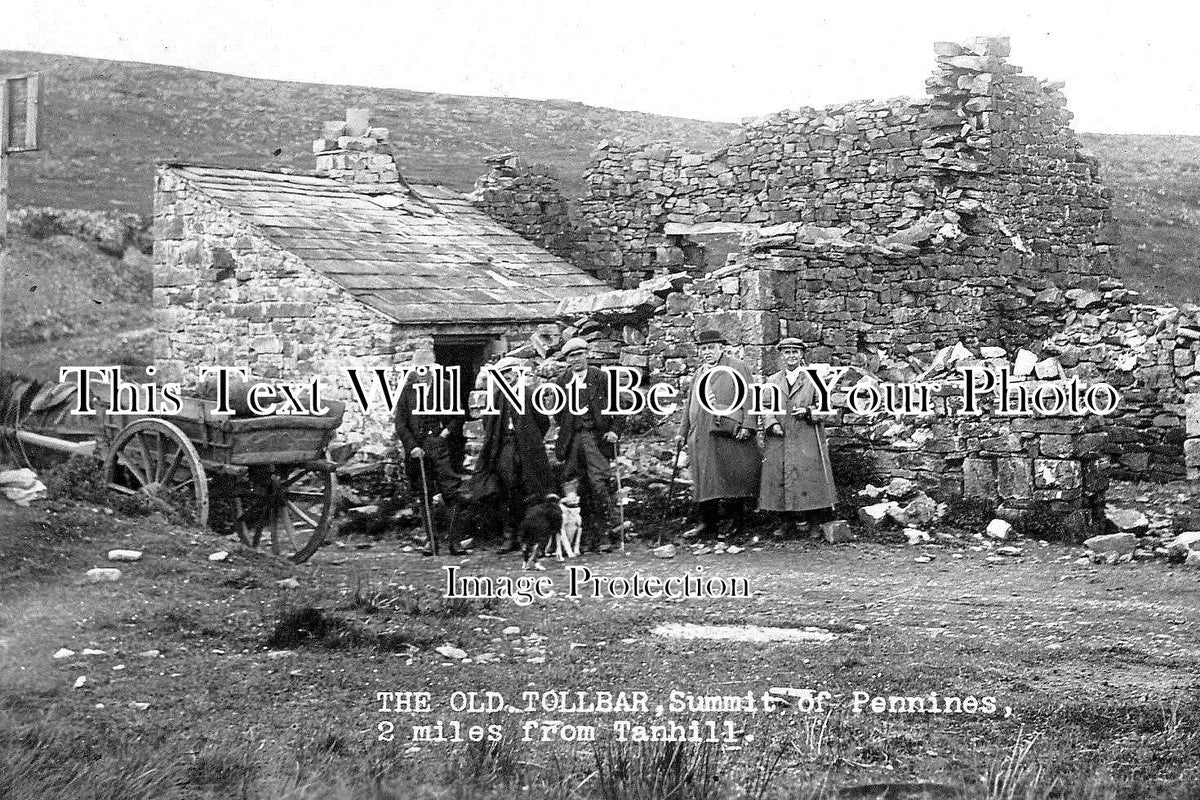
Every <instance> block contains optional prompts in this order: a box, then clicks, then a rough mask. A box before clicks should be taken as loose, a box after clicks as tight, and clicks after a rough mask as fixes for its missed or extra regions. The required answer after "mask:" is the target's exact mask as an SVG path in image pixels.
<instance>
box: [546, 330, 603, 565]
mask: <svg viewBox="0 0 1200 800" xmlns="http://www.w3.org/2000/svg"><path fill="white" fill-rule="evenodd" d="M561 354H562V356H563V358H564V359H566V362H567V367H568V369H567V371H566V372H564V373H563V374H562V376H561V377H560V378H559V379H558V385H559V386H562V387H564V388H566V387H567V386H568V384H570V383H571V382H572V381H583V388H582V390H581V391H580V394H579V396H580V405H581V406H586V407H587V410H586V412H585V413H583V414H572V413H571V409H570V407H565V408H563V410H562V411H560V412H559V413H558V415H557V416H556V417H555V421H556V422H557V423H558V439H557V441H555V443H554V451H555V457H556V458H557V459H558V460H559V461H560V462H562V464H563V479H564V480H568V481H569V480H578V481H579V488H580V492H581V493H582V496H583V497H584V499H586V500H589V501H590V502H589V503H588V505H590V506H591V508H590V509H589V511H590V512H591V513H586V514H584V517H583V523H584V539H585V540H584V542H583V544H584V547H585V548H586V549H587V550H589V551H591V552H595V551H596V550H597V549H598V548H599V540H600V535H601V533H602V532H603V533H604V534H606V535H607V537H608V544H607V545H606V549H607V548H610V547H611V546H612V543H613V538H614V536H613V530H612V526H613V502H612V493H611V492H609V490H608V480H609V476H610V474H611V466H610V463H609V462H610V461H611V460H612V459H613V458H615V457H616V443H617V431H616V426H615V422H614V417H613V415H611V414H604V413H602V412H603V411H604V410H605V409H607V408H608V403H609V397H608V383H607V381H605V376H604V373H603V372H601V371H600V370H599V369H597V368H596V367H593V366H591V364H590V363H589V358H590V355H591V346H590V345H589V344H588V342H587V340H586V339H580V338H575V339H569V340H567V342H566V343H565V344H564V345H563V347H562V351H561Z"/></svg>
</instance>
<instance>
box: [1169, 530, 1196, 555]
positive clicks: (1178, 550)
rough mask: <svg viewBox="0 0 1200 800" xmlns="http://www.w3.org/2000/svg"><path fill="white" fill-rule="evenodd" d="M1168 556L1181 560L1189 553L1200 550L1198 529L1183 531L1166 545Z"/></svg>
mask: <svg viewBox="0 0 1200 800" xmlns="http://www.w3.org/2000/svg"><path fill="white" fill-rule="evenodd" d="M1165 550H1166V555H1167V557H1168V558H1172V559H1176V560H1183V559H1185V558H1187V557H1188V554H1189V553H1192V552H1196V551H1200V531H1184V532H1183V533H1181V534H1179V535H1178V536H1176V537H1175V538H1174V539H1172V540H1171V541H1170V542H1169V543H1168V544H1167V546H1166V548H1165Z"/></svg>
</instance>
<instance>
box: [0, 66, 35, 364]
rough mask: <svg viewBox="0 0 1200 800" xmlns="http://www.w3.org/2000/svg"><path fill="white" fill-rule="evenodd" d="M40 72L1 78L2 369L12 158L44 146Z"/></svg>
mask: <svg viewBox="0 0 1200 800" xmlns="http://www.w3.org/2000/svg"><path fill="white" fill-rule="evenodd" d="M44 89H45V82H44V81H43V80H42V76H41V74H39V73H33V74H31V75H15V76H12V77H4V78H0V370H2V369H3V368H4V276H5V269H6V267H5V258H4V256H5V251H6V250H7V248H8V157H9V154H10V153H20V152H28V151H32V150H37V149H38V148H39V146H40V142H39V136H40V133H41V111H42V93H43V91H44ZM14 91H15V92H17V94H18V96H20V93H21V91H24V93H25V97H24V100H25V102H24V107H23V108H20V109H19V110H20V112H22V113H19V114H18V115H17V117H16V118H15V119H14V117H13V112H14V109H13V92H14Z"/></svg>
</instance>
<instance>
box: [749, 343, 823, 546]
mask: <svg viewBox="0 0 1200 800" xmlns="http://www.w3.org/2000/svg"><path fill="white" fill-rule="evenodd" d="M778 350H779V353H780V355H781V356H782V358H783V369H781V370H779V371H778V372H776V373H775V374H774V375H772V376H771V377H769V378H767V384H768V385H769V386H772V387H776V389H777V391H776V390H770V389H769V390H768V392H769V394H768V400H767V407H768V408H770V409H771V413H767V414H764V415H763V416H762V422H763V434H764V440H763V462H762V488H761V489H760V491H759V494H758V507H759V510H761V511H775V512H778V513H779V514H780V518H781V524H780V526H779V527H778V528H777V529H776V531H775V533H776V535H780V536H786V535H788V534H792V533H794V532H795V523H796V520H797V518H798V517H805V518H806V520H807V521H808V523H809V524H810V525H811V523H812V520H813V517H814V516H815V515H814V514H813V512H816V511H818V510H820V509H827V508H831V507H833V505H834V504H835V503H837V490H836V489H835V487H834V484H833V469H832V468H831V466H830V461H829V445H828V444H827V443H826V441H825V430H824V428H823V427H822V426H821V425H820V424H819V423H817V422H815V421H813V416H812V414H813V409H814V407H815V406H816V405H817V390H816V387H815V386H814V385H813V382H812V378H810V377H809V376H808V374H807V373H806V372H805V371H804V342H802V341H800V340H799V339H795V338H790V337H789V338H785V339H783V340H782V341H780V342H779V345H778Z"/></svg>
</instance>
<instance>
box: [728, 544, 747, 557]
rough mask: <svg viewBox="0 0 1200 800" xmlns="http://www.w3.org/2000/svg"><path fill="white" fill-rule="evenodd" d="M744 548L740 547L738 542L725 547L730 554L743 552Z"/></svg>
mask: <svg viewBox="0 0 1200 800" xmlns="http://www.w3.org/2000/svg"><path fill="white" fill-rule="evenodd" d="M744 549H745V548H744V547H739V546H738V545H736V544H731V545H729V547H727V548H726V549H725V552H726V553H729V554H730V555H737V554H738V553H740V552H742V550H744Z"/></svg>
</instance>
